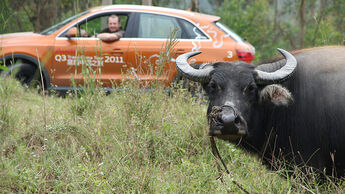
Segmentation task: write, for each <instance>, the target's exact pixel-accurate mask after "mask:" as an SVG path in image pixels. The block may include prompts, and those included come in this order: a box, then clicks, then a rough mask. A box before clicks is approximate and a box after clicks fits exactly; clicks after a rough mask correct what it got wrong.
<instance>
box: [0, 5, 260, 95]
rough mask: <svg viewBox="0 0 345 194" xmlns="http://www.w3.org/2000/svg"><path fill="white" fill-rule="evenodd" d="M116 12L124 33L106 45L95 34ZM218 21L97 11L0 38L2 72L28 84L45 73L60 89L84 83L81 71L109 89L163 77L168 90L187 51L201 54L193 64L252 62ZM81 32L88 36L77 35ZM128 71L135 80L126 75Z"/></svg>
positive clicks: (161, 11) (158, 10)
mask: <svg viewBox="0 0 345 194" xmlns="http://www.w3.org/2000/svg"><path fill="white" fill-rule="evenodd" d="M113 14H115V15H117V16H119V18H120V21H121V25H122V29H123V30H125V34H124V36H123V37H122V38H121V39H120V40H117V41H114V42H103V41H101V40H100V39H99V38H96V35H97V34H98V33H100V32H101V31H102V30H103V29H104V28H106V25H107V23H106V21H107V17H108V16H110V15H113ZM219 19H220V17H218V16H212V15H206V14H200V13H194V12H190V11H183V10H177V9H170V8H162V7H152V6H140V5H112V6H103V7H96V8H92V9H90V10H87V11H85V12H82V13H79V14H78V15H75V16H73V17H71V18H68V19H66V20H64V21H62V22H61V23H58V24H56V25H54V26H52V27H50V28H48V29H46V30H44V31H43V32H41V33H32V32H24V33H11V34H4V35H0V56H1V58H2V60H1V62H0V71H1V70H3V71H2V72H1V74H9V72H11V70H14V69H16V71H13V72H16V75H15V76H16V78H18V79H20V80H21V82H22V83H23V84H28V83H30V82H31V81H35V80H36V81H37V80H38V81H40V80H41V79H40V78H41V77H40V75H41V73H40V71H39V70H40V69H41V70H42V71H41V72H42V76H43V80H44V86H45V88H47V89H48V90H57V91H60V90H63V91H65V90H70V89H72V87H73V80H74V81H75V82H76V83H78V84H82V83H83V75H82V73H81V72H82V71H83V67H88V68H92V69H95V70H97V72H98V73H97V75H96V79H97V81H98V83H101V84H102V86H103V87H104V88H108V89H111V88H112V87H113V86H114V83H119V82H120V81H121V80H123V79H138V80H144V81H150V80H153V79H160V80H162V81H163V82H164V83H165V84H166V85H167V86H168V85H169V84H170V83H171V82H172V81H173V80H174V78H175V77H176V76H177V70H176V68H175V59H176V57H177V56H178V55H180V54H183V53H186V52H190V51H202V54H201V55H198V56H197V57H194V58H193V59H192V60H193V61H190V63H191V64H201V63H205V62H215V61H234V60H244V61H248V62H250V61H251V60H253V59H254V57H255V55H254V53H255V49H254V47H253V46H252V45H251V44H249V43H248V42H245V41H244V40H243V39H242V38H241V37H240V36H238V35H236V34H235V33H234V32H233V31H231V30H230V29H229V28H228V27H226V26H225V25H223V24H221V23H219V22H218V20H219ZM173 29H175V30H177V31H176V39H177V40H178V43H177V45H176V47H175V55H174V56H172V59H171V61H170V62H169V63H167V64H166V65H165V66H164V69H163V70H164V74H163V76H157V75H156V73H155V70H156V68H157V64H158V62H159V54H160V51H161V49H162V46H163V45H164V43H165V42H166V41H167V39H168V37H169V36H170V34H171V31H172V30H173ZM73 30H74V32H73ZM81 31H84V32H85V31H86V32H87V34H88V36H78V34H82V33H81ZM71 33H72V34H74V36H73V37H71V36H70V34H71ZM1 66H2V67H1ZM4 66H7V68H4ZM39 66H41V68H39ZM4 69H6V71H4ZM8 70H10V71H8ZM124 72H130V74H132V76H124Z"/></svg>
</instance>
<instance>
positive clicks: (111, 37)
mask: <svg viewBox="0 0 345 194" xmlns="http://www.w3.org/2000/svg"><path fill="white" fill-rule="evenodd" d="M124 33H125V31H123V30H120V31H118V32H115V33H101V34H98V35H97V37H98V38H99V39H101V40H103V41H104V42H113V41H115V40H119V39H120V38H122V37H123V34H124Z"/></svg>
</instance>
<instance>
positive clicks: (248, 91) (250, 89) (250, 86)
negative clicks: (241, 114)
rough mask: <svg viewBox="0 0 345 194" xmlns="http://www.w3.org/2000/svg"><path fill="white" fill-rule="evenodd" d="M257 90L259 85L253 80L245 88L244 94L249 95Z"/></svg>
mask: <svg viewBox="0 0 345 194" xmlns="http://www.w3.org/2000/svg"><path fill="white" fill-rule="evenodd" d="M256 90H257V86H256V84H255V83H254V82H251V83H250V84H248V85H247V86H246V87H245V88H244V89H243V94H245V95H248V94H252V93H254V92H255V91H256Z"/></svg>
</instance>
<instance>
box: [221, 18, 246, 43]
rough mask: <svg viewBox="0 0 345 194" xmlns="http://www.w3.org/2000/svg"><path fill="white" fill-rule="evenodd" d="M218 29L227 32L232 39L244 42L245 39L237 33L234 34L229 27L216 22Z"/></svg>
mask: <svg viewBox="0 0 345 194" xmlns="http://www.w3.org/2000/svg"><path fill="white" fill-rule="evenodd" d="M215 24H216V26H218V28H220V29H221V30H222V31H223V32H225V33H226V34H227V35H229V36H230V37H231V38H232V39H234V40H235V41H236V42H243V39H242V38H241V37H240V36H239V35H237V34H236V33H235V32H233V31H232V30H231V29H230V28H229V27H227V26H226V25H224V24H222V23H220V22H216V23H215Z"/></svg>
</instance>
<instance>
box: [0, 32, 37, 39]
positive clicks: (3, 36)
mask: <svg viewBox="0 0 345 194" xmlns="http://www.w3.org/2000/svg"><path fill="white" fill-rule="evenodd" d="M27 36H42V35H40V34H37V33H34V32H16V33H9V34H1V35H0V39H9V38H18V37H27Z"/></svg>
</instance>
